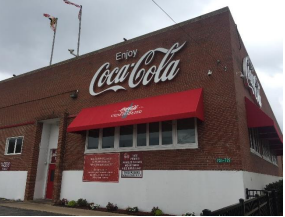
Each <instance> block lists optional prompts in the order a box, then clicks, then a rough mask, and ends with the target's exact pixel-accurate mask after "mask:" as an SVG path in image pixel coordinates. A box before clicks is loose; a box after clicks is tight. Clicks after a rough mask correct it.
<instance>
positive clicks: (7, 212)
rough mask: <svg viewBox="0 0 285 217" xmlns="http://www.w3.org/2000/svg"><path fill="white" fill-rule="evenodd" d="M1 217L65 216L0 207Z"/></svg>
mask: <svg viewBox="0 0 285 217" xmlns="http://www.w3.org/2000/svg"><path fill="white" fill-rule="evenodd" d="M0 216H65V215H62V214H58V213H51V212H42V211H35V210H27V209H18V208H12V207H4V206H0Z"/></svg>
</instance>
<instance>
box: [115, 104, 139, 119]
mask: <svg viewBox="0 0 285 217" xmlns="http://www.w3.org/2000/svg"><path fill="white" fill-rule="evenodd" d="M142 109H143V106H140V105H133V103H132V104H131V105H130V106H129V107H123V108H121V109H120V110H115V111H114V114H112V115H111V117H112V118H116V117H122V118H126V117H127V116H128V115H136V114H140V113H142Z"/></svg>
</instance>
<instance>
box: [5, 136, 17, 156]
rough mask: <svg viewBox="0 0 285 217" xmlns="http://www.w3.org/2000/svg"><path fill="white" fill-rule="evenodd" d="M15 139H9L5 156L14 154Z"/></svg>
mask: <svg viewBox="0 0 285 217" xmlns="http://www.w3.org/2000/svg"><path fill="white" fill-rule="evenodd" d="M15 142H16V139H9V142H8V150H7V154H14V149H15Z"/></svg>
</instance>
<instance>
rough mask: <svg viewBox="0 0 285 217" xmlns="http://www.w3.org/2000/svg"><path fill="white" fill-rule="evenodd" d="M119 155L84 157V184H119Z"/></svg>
mask: <svg viewBox="0 0 285 217" xmlns="http://www.w3.org/2000/svg"><path fill="white" fill-rule="evenodd" d="M119 164H120V162H119V154H92V155H85V156H84V172H83V182H119Z"/></svg>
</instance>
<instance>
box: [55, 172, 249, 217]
mask: <svg viewBox="0 0 285 217" xmlns="http://www.w3.org/2000/svg"><path fill="white" fill-rule="evenodd" d="M82 175H83V171H64V172H63V179H62V187H61V198H67V199H69V200H77V199H79V198H85V199H87V201H88V202H95V203H98V204H100V205H101V206H104V207H105V206H106V205H107V203H108V202H111V203H116V204H117V205H118V207H120V208H123V209H124V208H127V207H128V206H130V207H134V206H138V208H139V209H140V210H142V211H151V209H152V207H154V206H158V207H159V208H160V209H162V210H163V211H164V212H165V213H168V214H176V215H181V214H183V213H186V212H187V211H189V212H195V213H196V215H199V214H200V212H201V211H202V210H203V209H205V208H207V209H212V210H214V209H217V208H221V207H223V206H226V205H230V204H233V203H236V202H237V201H238V199H239V198H242V197H244V186H243V179H242V172H233V171H185V170H180V171H173V170H170V171H165V170H157V171H154V170H146V171H144V174H143V176H144V177H143V178H142V179H139V178H138V179H135V178H133V179H132V178H125V179H122V178H120V180H119V183H100V182H82Z"/></svg>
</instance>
